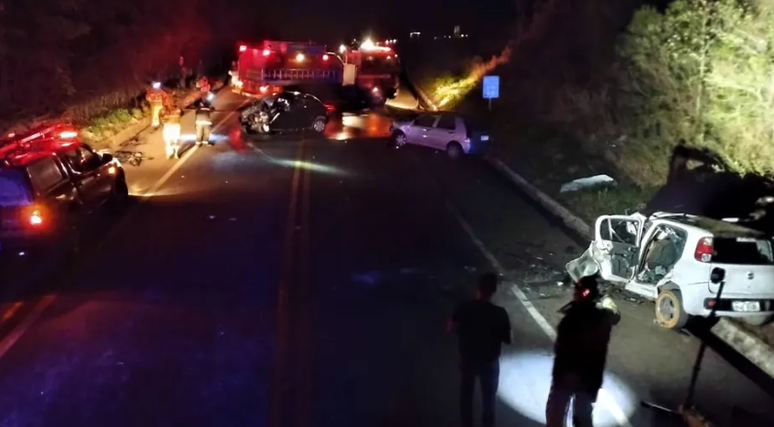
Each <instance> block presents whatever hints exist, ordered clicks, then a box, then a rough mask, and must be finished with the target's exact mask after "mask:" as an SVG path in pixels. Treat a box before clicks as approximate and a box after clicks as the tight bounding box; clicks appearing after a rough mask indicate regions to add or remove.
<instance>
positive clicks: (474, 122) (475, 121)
mask: <svg viewBox="0 0 774 427" xmlns="http://www.w3.org/2000/svg"><path fill="white" fill-rule="evenodd" d="M465 127H466V128H468V131H470V132H485V131H486V130H487V126H486V124H485V123H484V122H483V120H481V119H479V118H476V117H465Z"/></svg>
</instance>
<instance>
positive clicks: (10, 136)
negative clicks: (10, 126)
mask: <svg viewBox="0 0 774 427" xmlns="http://www.w3.org/2000/svg"><path fill="white" fill-rule="evenodd" d="M14 136H16V133H15V132H11V133H9V134H8V138H13V137H14Z"/></svg>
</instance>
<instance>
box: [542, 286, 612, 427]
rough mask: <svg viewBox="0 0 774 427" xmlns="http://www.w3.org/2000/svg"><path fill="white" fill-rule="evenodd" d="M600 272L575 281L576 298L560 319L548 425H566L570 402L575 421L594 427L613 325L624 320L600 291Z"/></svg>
mask: <svg viewBox="0 0 774 427" xmlns="http://www.w3.org/2000/svg"><path fill="white" fill-rule="evenodd" d="M597 280H598V273H596V274H594V275H593V276H586V277H582V278H581V279H580V280H579V281H578V283H576V284H575V295H574V298H573V301H572V302H571V303H570V304H568V306H566V307H567V309H566V310H565V311H564V313H565V315H564V318H562V320H561V322H559V328H558V329H557V336H556V343H555V344H554V353H555V357H554V369H553V378H552V382H551V392H550V393H549V395H548V403H547V404H546V427H564V426H565V425H566V422H567V420H566V418H567V412H568V408H569V405H570V402H571V401H572V403H573V420H572V421H573V425H574V426H575V427H591V426H592V411H593V405H594V403H595V402H596V400H597V394H598V393H599V389H600V388H601V387H602V378H603V375H604V371H605V361H606V359H607V346H608V343H609V342H610V334H611V332H612V329H613V326H615V325H616V324H618V322H619V321H620V320H621V313H620V312H619V311H618V307H617V306H616V305H615V302H613V300H612V299H611V298H610V297H609V296H607V295H600V292H599V286H598V283H597Z"/></svg>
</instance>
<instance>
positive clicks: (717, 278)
mask: <svg viewBox="0 0 774 427" xmlns="http://www.w3.org/2000/svg"><path fill="white" fill-rule="evenodd" d="M725 278H726V270H725V269H722V268H720V267H715V268H713V269H712V272H711V273H710V282H712V283H714V284H716V285H717V284H718V283H720V282H722V281H723V280H724V279H725Z"/></svg>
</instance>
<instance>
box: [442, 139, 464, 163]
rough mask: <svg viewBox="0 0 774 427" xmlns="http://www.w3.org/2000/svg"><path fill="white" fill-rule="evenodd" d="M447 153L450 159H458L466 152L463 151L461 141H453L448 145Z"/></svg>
mask: <svg viewBox="0 0 774 427" xmlns="http://www.w3.org/2000/svg"><path fill="white" fill-rule="evenodd" d="M446 154H447V155H448V156H449V158H450V159H453V160H456V159H459V158H460V157H462V155H463V154H465V152H464V151H462V145H460V143H459V142H457V141H452V142H450V143H449V144H447V145H446Z"/></svg>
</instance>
